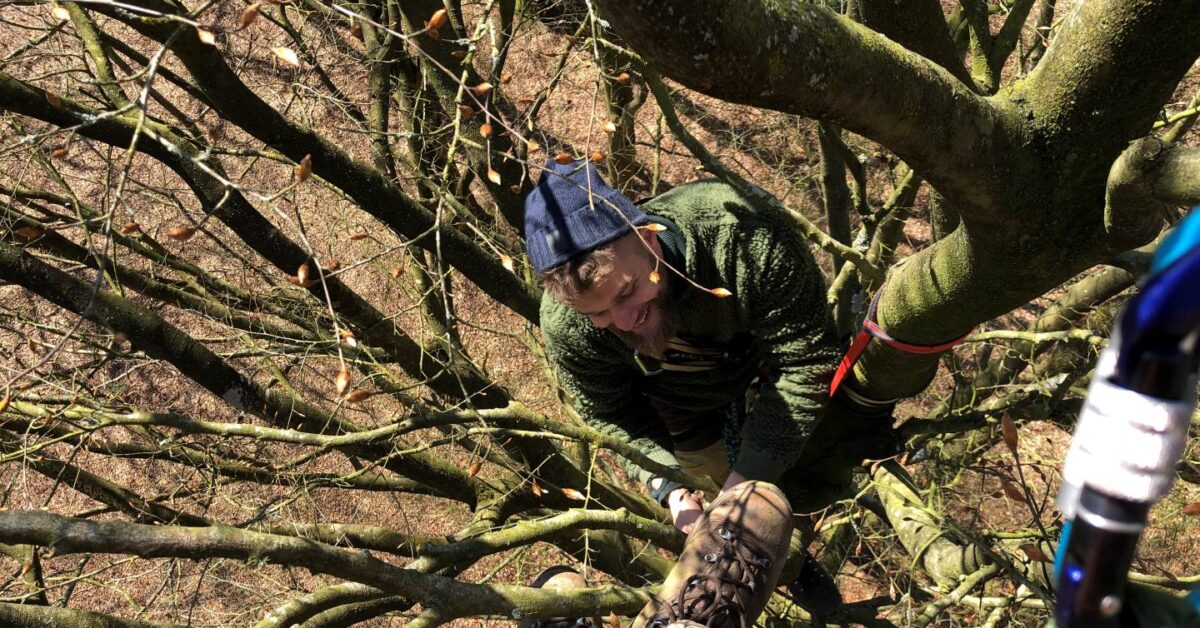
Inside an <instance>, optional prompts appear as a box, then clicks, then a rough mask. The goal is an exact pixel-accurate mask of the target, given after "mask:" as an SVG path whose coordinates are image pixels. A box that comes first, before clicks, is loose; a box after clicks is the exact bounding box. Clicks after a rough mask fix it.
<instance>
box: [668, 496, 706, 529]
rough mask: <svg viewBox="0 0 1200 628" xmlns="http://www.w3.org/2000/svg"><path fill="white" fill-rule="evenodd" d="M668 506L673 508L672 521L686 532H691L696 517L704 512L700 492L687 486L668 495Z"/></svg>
mask: <svg viewBox="0 0 1200 628" xmlns="http://www.w3.org/2000/svg"><path fill="white" fill-rule="evenodd" d="M667 507H668V508H670V509H671V521H673V522H674V523H675V527H676V528H679V530H680V531H681V532H683V533H684V534H691V532H692V527H693V526H695V525H696V519H698V518H699V517H700V514H701V513H703V512H704V506H703V505H702V504H701V503H700V499H699V493H693V492H691V491H689V490H688V489H686V488H677V489H675V490H673V491H671V494H670V495H667Z"/></svg>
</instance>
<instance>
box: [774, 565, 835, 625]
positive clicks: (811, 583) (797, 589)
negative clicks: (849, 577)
mask: <svg viewBox="0 0 1200 628" xmlns="http://www.w3.org/2000/svg"><path fill="white" fill-rule="evenodd" d="M787 590H788V593H790V594H791V595H792V601H793V602H795V603H796V604H797V605H799V606H800V607H801V608H803V609H804V610H806V611H808V612H810V613H812V614H813V615H828V614H830V613H832V612H834V611H836V610H837V609H839V608H841V607H842V593H841V592H840V591H838V588H837V585H836V584H835V583H834V582H833V576H831V575H829V572H828V571H825V568H824V567H822V566H821V563H819V562H817V559H816V558H814V557H813V555H812V554H810V553H807V552H806V553H805V555H804V562H803V563H801V565H800V573H799V574H798V575H797V576H796V579H795V580H793V581H792V583H791V584H789V585H788V586H787Z"/></svg>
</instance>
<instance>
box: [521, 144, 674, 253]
mask: <svg viewBox="0 0 1200 628" xmlns="http://www.w3.org/2000/svg"><path fill="white" fill-rule="evenodd" d="M589 193H590V194H589ZM649 220H650V219H649V217H647V216H646V214H644V213H642V211H641V210H640V209H638V207H637V205H634V204H633V201H631V200H629V199H627V198H625V196H624V195H623V194H621V193H620V192H618V191H617V190H614V189H613V188H611V187H609V186H608V184H607V183H605V182H604V179H602V178H601V177H600V174H599V173H598V172H596V165H595V164H593V163H589V162H586V161H574V162H571V163H568V164H560V163H558V162H556V161H554V160H551V161H550V162H549V163H547V164H546V166H545V169H544V170H543V171H542V178H541V180H539V181H538V184H537V187H535V188H534V189H533V191H532V192H530V193H529V196H528V197H527V198H526V199H525V247H526V249H527V250H528V252H529V262H530V263H531V264H533V267H534V269H536V270H537V271H538V272H539V273H544V272H546V271H547V270H550V269H551V268H554V267H556V266H561V265H562V264H565V263H567V262H569V261H570V260H572V259H574V258H576V257H579V256H581V255H584V254H585V253H590V252H591V251H594V250H596V249H598V248H600V247H601V246H604V245H605V244H608V243H609V242H612V241H613V240H616V239H617V238H619V237H621V236H623V235H625V234H627V233H630V232H631V231H633V228H634V227H638V226H641V225H644V224H646V223H647V222H649Z"/></svg>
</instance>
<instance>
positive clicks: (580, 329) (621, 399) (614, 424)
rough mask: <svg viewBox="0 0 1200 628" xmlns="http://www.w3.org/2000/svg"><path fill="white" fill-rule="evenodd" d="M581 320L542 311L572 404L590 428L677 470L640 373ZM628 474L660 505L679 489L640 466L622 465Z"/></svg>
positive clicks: (557, 310) (615, 344)
mask: <svg viewBox="0 0 1200 628" xmlns="http://www.w3.org/2000/svg"><path fill="white" fill-rule="evenodd" d="M606 333H607V332H604V331H602V330H598V329H596V328H595V327H593V326H592V325H591V323H589V322H588V321H587V320H586V319H585V318H583V317H581V316H575V315H574V314H573V313H571V312H567V311H564V308H562V307H560V306H550V307H543V308H542V334H543V337H544V338H545V341H546V350H547V353H548V354H549V356H550V358H551V361H552V362H553V364H554V365H555V367H556V368H557V372H558V375H559V381H560V383H561V384H562V386H563V388H564V390H566V392H567V393H568V394H569V395H570V397H571V403H572V405H573V406H574V408H575V410H576V411H577V412H578V413H579V415H580V416H581V417H582V418H583V420H584V422H586V423H587V424H588V426H589V427H591V428H593V429H595V430H597V431H599V432H601V433H604V434H607V435H609V436H612V437H614V438H619V439H621V440H623V441H626V442H628V443H630V444H632V445H633V446H634V447H636V448H637V449H638V450H640V451H641V452H642V453H644V454H646V456H648V457H649V458H650V459H651V460H654V461H655V462H659V463H662V464H664V465H668V466H678V463H677V461H676V460H675V456H674V455H672V454H671V451H670V449H669V447H670V436H669V435H668V434H667V431H666V427H665V426H664V425H663V423H662V420H661V419H659V418H658V415H657V414H656V413H655V412H654V410H653V408H651V406H650V403H649V400H648V399H647V398H646V396H645V395H644V394H643V393H642V392H641V391H640V390H639V388H638V385H637V383H638V373H637V372H636V371H635V370H633V369H632V368H631V367H630V366H629V365H628V363H627V357H628V352H629V351H630V350H629V349H627V348H625V347H624V346H623V345H621V344H620V341H619V340H616V339H615V338H612V339H611V340H610V339H609V338H606V337H605V336H604V334H606ZM623 462H624V463H625V464H624V466H625V468H626V471H627V472H628V473H629V474H630V475H631V476H633V477H635V478H637V480H638V481H640V482H642V483H643V484H646V485H647V488H649V489H650V493H651V495H652V496H653V497H654V498H655V499H656V500H658V501H659V502H660V503H665V499H664V498H665V497H666V496H667V495H668V494H669V493H670V492H671V491H673V490H674V489H675V488H676V487H677V486H678V485H677V484H675V483H673V482H666V481H665V480H662V479H661V478H657V479H658V480H659V481H658V482H656V483H654V485H651V480H653V479H656V478H654V477H653V474H652V473H651V472H649V471H647V470H645V469H642V468H641V467H637V466H635V465H632V464H628V461H623Z"/></svg>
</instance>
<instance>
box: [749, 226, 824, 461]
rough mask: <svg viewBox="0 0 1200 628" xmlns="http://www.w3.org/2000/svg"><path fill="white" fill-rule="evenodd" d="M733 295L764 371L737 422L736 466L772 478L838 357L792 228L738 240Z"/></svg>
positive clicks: (806, 256)
mask: <svg viewBox="0 0 1200 628" xmlns="http://www.w3.org/2000/svg"><path fill="white" fill-rule="evenodd" d="M735 258H736V266H737V268H736V273H737V277H738V282H737V284H738V287H739V290H740V294H739V295H737V296H738V299H739V302H738V305H739V307H740V308H741V309H742V316H744V317H746V318H747V319H748V321H749V323H750V329H751V330H752V333H753V334H754V335H755V336H756V337H757V338H758V340H759V342H760V344H761V346H762V347H763V350H764V353H765V361H766V365H767V367H768V374H767V377H766V379H765V381H764V382H763V383H762V385H761V387H760V388H759V391H758V397H757V399H756V400H755V402H754V405H753V408H752V409H751V411H750V413H749V415H748V416H747V417H746V422H745V423H744V425H743V427H742V445H741V450H740V451H739V453H738V459H737V461H736V462H735V464H734V466H733V469H734V470H735V471H737V472H739V473H741V474H742V475H743V476H745V477H747V478H750V479H757V480H766V481H775V480H777V479H778V478H779V476H780V475H781V474H782V473H783V472H784V471H785V470H786V469H787V468H788V467H790V466H791V465H792V464H794V463H795V462H796V460H797V459H798V458H799V457H800V452H801V450H802V449H803V447H804V445H805V443H806V442H807V440H808V437H809V436H810V435H811V434H812V431H813V428H814V427H815V425H816V423H817V421H818V420H819V419H820V417H821V416H822V414H823V413H824V410H825V404H826V401H827V398H828V392H829V382H830V380H831V379H832V376H833V371H834V369H835V368H836V366H837V363H838V361H839V359H840V357H841V351H840V349H839V346H838V342H837V338H836V332H835V330H834V326H833V320H832V318H831V316H830V314H829V309H828V307H827V305H826V303H825V281H824V277H823V275H822V274H821V271H820V269H819V268H817V265H816V263H815V262H814V261H813V258H812V255H811V254H810V253H809V251H808V245H807V243H806V242H805V241H804V240H803V238H801V237H798V234H797V233H796V232H795V230H791V229H787V230H761V229H760V230H757V231H755V232H752V233H751V234H749V236H748V237H746V238H745V239H744V240H742V241H741V242H740V244H739V246H738V249H737V253H736V255H735Z"/></svg>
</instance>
